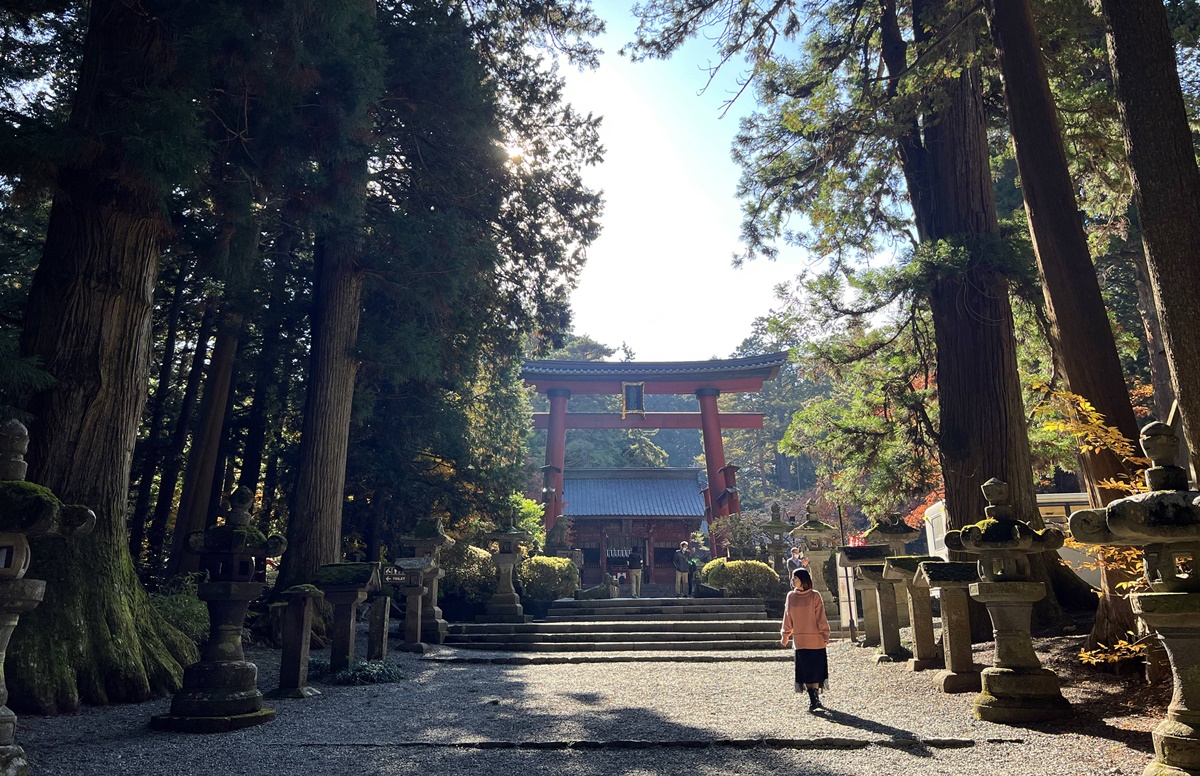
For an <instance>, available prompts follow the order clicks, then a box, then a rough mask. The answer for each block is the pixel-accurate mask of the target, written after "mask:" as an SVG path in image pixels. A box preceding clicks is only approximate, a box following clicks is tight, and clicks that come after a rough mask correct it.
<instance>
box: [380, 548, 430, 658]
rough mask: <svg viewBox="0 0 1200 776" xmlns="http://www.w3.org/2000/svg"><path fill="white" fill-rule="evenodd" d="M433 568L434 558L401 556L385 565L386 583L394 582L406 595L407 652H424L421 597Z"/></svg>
mask: <svg viewBox="0 0 1200 776" xmlns="http://www.w3.org/2000/svg"><path fill="white" fill-rule="evenodd" d="M432 568H433V559H432V558H400V559H399V560H397V561H396V562H395V563H393V564H391V565H390V566H385V567H384V578H383V581H384V582H385V583H394V584H395V585H396V587H397V589H398V591H399V592H400V594H401V595H403V596H404V602H405V605H404V646H403V647H401V649H403V650H405V651H407V652H424V651H425V645H424V644H423V643H422V642H421V598H422V597H423V596H424V595H425V593H426V590H427V588H426V587H425V579H426V577H427V576H428V575H429V573H430V571H431V569H432Z"/></svg>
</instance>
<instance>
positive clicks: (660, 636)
mask: <svg viewBox="0 0 1200 776" xmlns="http://www.w3.org/2000/svg"><path fill="white" fill-rule="evenodd" d="M714 639H720V640H722V641H738V642H742V641H747V640H749V641H761V640H764V639H775V640H776V641H778V640H779V638H778V636H777V635H776V633H775V632H773V631H734V632H731V633H670V632H651V633H646V632H642V633H638V632H633V633H504V634H499V633H452V634H447V635H446V642H445V643H446V644H448V645H452V646H462V645H464V644H473V643H478V642H487V643H489V644H495V643H500V642H503V643H505V644H508V645H509V646H512V645H514V644H532V643H536V642H545V643H547V644H568V643H569V644H586V643H595V644H602V643H609V642H630V643H633V642H636V643H638V644H645V643H651V642H657V641H670V642H688V641H712V640H714Z"/></svg>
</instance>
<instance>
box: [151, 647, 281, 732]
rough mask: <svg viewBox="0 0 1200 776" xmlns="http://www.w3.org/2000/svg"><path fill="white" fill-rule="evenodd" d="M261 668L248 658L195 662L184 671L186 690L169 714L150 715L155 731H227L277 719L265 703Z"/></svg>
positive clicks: (180, 692)
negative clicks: (261, 690) (261, 682)
mask: <svg viewBox="0 0 1200 776" xmlns="http://www.w3.org/2000/svg"><path fill="white" fill-rule="evenodd" d="M257 679H258V667H257V666H255V665H254V664H253V663H248V662H245V661H221V662H211V663H210V662H200V663H193V664H192V665H190V666H188V667H187V668H186V669H185V670H184V672H183V689H182V690H180V691H179V692H178V693H176V695H175V698H174V699H173V700H172V701H171V712H170V713H169V714H155V715H154V716H153V717H151V718H150V727H151V728H153V729H154V730H170V731H173V732H176V733H227V732H229V731H231V730H240V729H242V728H247V727H253V726H254V725H261V724H262V723H264V722H270V721H271V720H273V719H275V709H269V708H265V707H264V706H263V705H262V702H263V696H262V693H261V692H259V691H258V687H257Z"/></svg>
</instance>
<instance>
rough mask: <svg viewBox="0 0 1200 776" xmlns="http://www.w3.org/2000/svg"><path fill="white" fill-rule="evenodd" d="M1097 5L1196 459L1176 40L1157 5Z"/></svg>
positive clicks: (1187, 139)
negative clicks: (1105, 30)
mask: <svg viewBox="0 0 1200 776" xmlns="http://www.w3.org/2000/svg"><path fill="white" fill-rule="evenodd" d="M1100 6H1101V8H1102V10H1103V12H1104V18H1105V22H1106V24H1107V27H1108V55H1109V61H1110V62H1111V64H1112V72H1113V81H1114V84H1115V86H1116V92H1117V101H1118V105H1119V107H1120V110H1121V118H1122V121H1123V125H1124V135H1125V149H1126V151H1127V153H1128V157H1129V167H1130V178H1131V179H1132V181H1133V198H1134V202H1135V203H1136V205H1137V209H1138V217H1139V219H1140V221H1141V226H1142V243H1143V245H1144V246H1145V249H1146V266H1147V269H1148V274H1149V278H1150V284H1151V286H1152V287H1153V289H1154V302H1155V306H1156V307H1157V309H1158V314H1159V317H1160V321H1161V324H1162V334H1163V346H1164V349H1165V350H1166V354H1167V363H1168V365H1169V367H1170V370H1171V384H1172V387H1173V388H1174V390H1175V396H1176V397H1177V401H1178V403H1179V411H1180V415H1181V417H1182V420H1183V433H1184V438H1185V441H1186V443H1187V447H1188V450H1190V451H1191V454H1192V456H1193V457H1194V456H1195V455H1196V454H1197V452H1200V390H1196V387H1197V386H1200V337H1197V336H1196V331H1197V330H1200V294H1197V292H1196V290H1197V289H1200V256H1197V253H1196V246H1198V245H1200V170H1198V169H1197V167H1196V151H1195V148H1194V147H1193V145H1192V135H1191V131H1190V130H1189V128H1188V122H1187V113H1186V111H1185V109H1184V102H1183V92H1182V90H1181V89H1180V85H1179V71H1178V68H1177V67H1176V63H1175V45H1174V40H1173V39H1172V37H1171V30H1170V27H1169V26H1168V24H1167V15H1166V10H1165V8H1164V7H1163V3H1162V0H1101V3H1100ZM1189 388H1190V389H1191V390H1189Z"/></svg>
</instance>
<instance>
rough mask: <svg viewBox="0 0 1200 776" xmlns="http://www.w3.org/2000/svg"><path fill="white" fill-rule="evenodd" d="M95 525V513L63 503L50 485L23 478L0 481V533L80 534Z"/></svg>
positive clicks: (37, 534) (32, 534) (38, 534)
mask: <svg viewBox="0 0 1200 776" xmlns="http://www.w3.org/2000/svg"><path fill="white" fill-rule="evenodd" d="M95 525H96V513H94V512H93V511H92V510H90V509H88V508H87V507H84V506H78V505H75V504H64V503H62V502H61V501H59V500H58V498H57V497H56V496H55V495H54V494H53V493H52V492H50V489H49V488H44V487H42V486H41V485H35V484H34V483H32V482H24V481H22V480H4V481H0V532H4V533H22V534H25V535H27V536H81V535H83V534H87V533H89V532H90V531H91V530H92V528H93V527H95Z"/></svg>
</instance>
